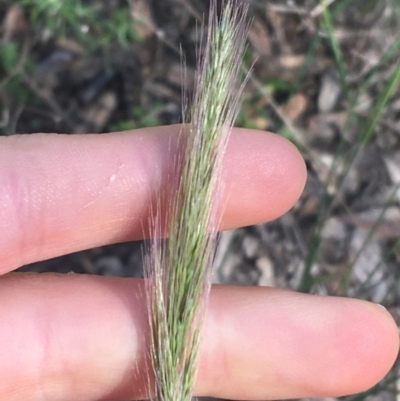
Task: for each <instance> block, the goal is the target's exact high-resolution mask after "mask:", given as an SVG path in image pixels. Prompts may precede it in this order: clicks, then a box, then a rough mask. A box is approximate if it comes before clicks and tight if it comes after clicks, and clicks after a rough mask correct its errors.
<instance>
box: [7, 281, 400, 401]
mask: <svg viewBox="0 0 400 401" xmlns="http://www.w3.org/2000/svg"><path fill="white" fill-rule="evenodd" d="M142 290H143V282H142V281H140V280H131V279H118V278H105V277H95V276H80V275H66V276H61V275H55V274H53V275H30V274H28V275H27V274H12V275H9V276H4V277H3V278H1V279H0V316H2V321H3V322H7V324H2V325H1V327H0V343H1V344H2V347H1V348H0V350H1V351H0V376H1V379H2V380H1V385H0V399H5V400H8V401H13V400H16V401H20V400H22V399H23V400H27V401H29V400H35V401H40V400H48V399H51V400H54V401H61V400H72V399H73V400H76V401H80V400H110V399H131V398H136V399H138V398H144V397H146V396H147V395H148V394H147V392H146V387H147V383H148V379H147V372H148V370H147V369H146V366H147V367H148V364H149V363H148V361H147V363H146V355H147V351H146V340H145V338H146V336H147V318H146V311H145V309H146V308H145V305H146V302H145V297H144V295H143V291H142ZM203 334H204V335H203V337H202V347H201V351H202V352H201V358H200V364H199V372H198V377H197V381H196V387H195V391H196V394H198V395H207V396H214V397H222V398H231V399H253V400H262V399H276V398H292V397H299V398H300V397H327V396H339V395H344V394H349V393H355V392H358V391H362V390H365V389H367V388H368V387H370V386H372V385H374V384H375V383H376V382H377V381H378V380H380V379H381V378H382V377H383V376H384V375H385V374H386V372H387V371H388V370H389V368H390V367H391V365H392V364H393V362H394V359H395V358H396V354H397V350H398V333H397V328H396V326H395V324H394V322H393V320H392V319H391V317H390V315H389V314H388V313H387V312H386V311H385V310H384V309H383V308H381V307H378V306H375V305H372V304H369V303H366V302H362V301H357V300H351V299H340V298H327V297H317V296H311V295H304V294H295V293H291V292H287V291H282V290H277V289H268V288H233V287H221V286H217V287H213V290H212V291H211V299H210V304H209V309H208V312H207V315H206V321H205V327H204V331H203Z"/></svg>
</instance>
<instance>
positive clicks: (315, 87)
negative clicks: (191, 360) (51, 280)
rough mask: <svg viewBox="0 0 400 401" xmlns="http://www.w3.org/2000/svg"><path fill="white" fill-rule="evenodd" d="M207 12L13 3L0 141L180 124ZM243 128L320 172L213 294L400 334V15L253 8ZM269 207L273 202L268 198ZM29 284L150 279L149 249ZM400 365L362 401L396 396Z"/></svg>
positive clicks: (222, 273) (247, 237) (130, 250)
mask: <svg viewBox="0 0 400 401" xmlns="http://www.w3.org/2000/svg"><path fill="white" fill-rule="evenodd" d="M208 3H209V1H207V0H162V1H161V0H132V1H130V2H129V1H123V0H109V1H101V0H86V1H83V0H82V1H80V0H68V1H62V0H41V1H34V0H18V1H7V0H6V1H2V2H1V3H0V16H1V40H0V105H1V107H0V134H1V135H13V134H16V133H32V132H63V133H71V134H73V133H87V132H92V133H93V132H97V133H103V132H110V131H115V130H126V129H133V128H139V127H146V126H154V125H160V124H173V123H177V122H179V121H180V118H181V61H180V49H181V48H182V50H183V52H184V53H185V55H186V60H187V76H188V82H187V85H188V87H189V89H190V88H191V87H192V85H193V79H194V75H195V58H196V57H195V47H196V43H197V42H198V40H199V34H198V29H197V27H198V22H199V21H200V20H202V19H203V15H207V9H208ZM250 3H251V9H250V14H251V15H250V16H251V18H252V20H253V21H252V25H251V28H250V33H249V47H248V51H247V54H246V60H245V62H246V68H249V67H250V66H251V65H252V64H253V63H255V64H254V73H253V75H252V77H251V79H250V81H249V83H248V85H247V87H246V89H245V98H244V102H243V107H242V110H241V112H240V115H239V117H238V121H237V125H239V126H243V127H248V128H256V129H260V130H265V131H267V130H268V131H273V132H276V133H278V134H280V135H283V136H285V137H287V138H289V139H290V140H292V141H293V142H294V143H295V144H296V146H297V147H298V148H299V149H300V151H301V152H302V154H303V156H304V158H305V160H306V162H307V167H308V173H309V177H308V181H307V186H306V189H305V191H304V194H303V196H302V198H301V199H300V201H299V202H298V203H297V205H296V206H295V207H294V208H293V209H292V210H291V211H290V212H289V213H287V214H286V215H285V216H284V217H282V218H281V219H279V220H277V221H275V222H272V223H269V224H267V225H260V226H256V227H246V228H241V229H238V230H234V231H229V232H225V233H223V234H222V235H221V247H220V249H219V252H218V255H217V260H216V262H217V263H216V265H217V266H216V269H215V274H214V280H215V281H217V282H224V283H230V284H236V285H270V286H278V287H285V288H290V289H293V290H297V291H303V292H309V293H313V294H324V295H340V296H351V297H358V298H362V299H367V300H371V301H373V302H379V303H381V304H383V305H385V306H386V307H387V308H388V309H389V311H390V312H391V313H392V314H393V316H394V317H395V319H396V320H397V321H398V322H400V277H399V276H400V275H399V272H400V271H399V263H400V246H399V236H400V208H399V203H400V193H399V185H400V93H399V90H398V89H399V82H400V62H399V61H400V2H399V1H398V0H325V1H322V0H321V1H318V0H270V1H267V0H250ZM261 201H262V200H261ZM21 270H35V271H59V272H67V271H71V270H72V271H75V272H78V273H93V274H108V275H118V276H140V275H141V252H140V244H120V245H113V246H109V247H103V248H97V249H93V250H88V251H85V252H79V253H77V254H73V255H68V256H65V257H63V258H57V259H53V260H50V261H45V262H41V263H36V264H34V265H31V266H26V267H24V268H23V269H21ZM398 379H399V369H398V366H397V365H396V366H395V367H394V368H393V370H392V372H391V373H390V375H389V376H387V377H386V378H385V379H384V381H383V382H382V383H380V384H379V385H378V386H376V387H375V388H373V389H372V390H370V391H369V392H367V393H365V394H361V395H357V396H352V397H348V399H351V400H354V401H355V400H359V399H368V400H370V401H372V400H376V399H379V400H388V401H389V400H390V401H394V400H397V398H398V392H399V390H400V381H399V380H398Z"/></svg>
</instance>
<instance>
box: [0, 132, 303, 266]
mask: <svg viewBox="0 0 400 401" xmlns="http://www.w3.org/2000/svg"><path fill="white" fill-rule="evenodd" d="M178 133H179V126H169V127H158V128H149V129H143V130H137V131H133V132H126V133H117V134H110V135H50V134H46V135H25V136H12V137H7V138H0V139H1V142H0V204H1V208H0V223H1V227H2V229H1V230H0V255H1V261H2V263H1V264H0V273H1V272H3V273H4V272H6V271H9V270H11V269H14V268H16V267H19V266H21V265H24V264H28V263H31V262H34V261H37V260H43V259H48V258H51V257H55V256H58V255H61V254H64V253H70V252H74V251H78V250H82V249H87V248H92V247H95V246H99V245H104V244H109V243H116V242H122V241H126V240H129V239H139V238H140V237H141V236H142V234H143V230H145V229H146V227H145V226H146V224H147V221H148V215H149V210H150V205H152V204H154V200H155V197H156V195H157V193H158V191H160V190H161V191H165V192H168V188H169V186H168V184H169V183H168V177H170V176H171V174H172V173H173V168H172V160H173V159H174V154H176V152H177V138H178ZM305 176H306V173H305V167H304V162H303V160H302V158H301V156H300V155H299V153H298V151H297V150H296V149H295V147H294V146H293V145H291V144H290V143H289V142H288V141H286V140H285V139H283V138H281V137H279V136H276V135H273V134H267V133H262V132H258V131H251V130H239V129H237V130H235V131H234V133H233V135H232V138H231V141H230V143H229V145H228V150H227V154H226V157H225V159H224V166H223V171H222V180H223V188H224V192H223V201H222V203H223V204H224V215H223V218H222V227H221V228H229V227H234V226H242V225H249V224H254V223H258V222H262V221H267V220H270V219H273V218H276V217H277V216H279V215H281V214H282V213H284V212H285V211H287V210H288V209H289V208H290V207H291V206H292V205H293V203H294V202H295V201H296V200H297V198H298V197H299V195H300V193H301V191H302V189H303V186H304V182H305ZM165 201H166V202H168V199H166V200H165Z"/></svg>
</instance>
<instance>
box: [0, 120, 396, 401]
mask: <svg viewBox="0 0 400 401" xmlns="http://www.w3.org/2000/svg"><path fill="white" fill-rule="evenodd" d="M178 131H179V127H177V126H172V127H156V128H149V129H143V130H138V131H131V132H127V133H116V134H110V135H87V136H66V135H46V136H44V135H29V136H13V137H6V138H0V204H1V208H0V221H1V227H2V229H1V230H0V239H1V240H0V255H1V256H0V272H1V273H2V274H5V275H4V276H3V277H1V278H0V316H1V322H2V324H1V325H0V343H1V344H3V346H2V347H0V377H1V381H0V399H2V400H8V401H13V400H16V401H20V400H22V399H23V400H35V401H40V400H52V401H59V400H66V401H67V400H68V401H70V400H74V401H80V400H88V401H93V400H110V399H116V400H117V399H121V400H123V399H130V398H140V397H143V396H145V395H144V393H145V388H146V386H147V383H148V382H147V373H148V371H147V369H146V362H145V355H146V352H147V351H146V344H145V337H146V333H147V323H146V322H147V319H146V307H145V298H144V294H143V283H142V281H141V280H133V279H119V278H106V277H95V276H81V275H57V274H49V275H35V274H6V273H9V272H11V271H12V270H14V269H16V268H18V267H19V266H22V265H24V264H27V263H31V262H35V261H39V260H44V259H48V258H51V257H55V256H59V255H63V254H66V253H70V252H74V251H78V250H81V249H87V248H91V247H95V246H99V245H105V244H110V243H116V242H121V241H127V240H135V239H139V238H140V237H141V236H142V232H143V230H142V228H143V224H145V223H146V221H147V217H148V213H149V204H150V203H151V201H152V199H153V200H154V195H155V193H156V191H157V189H159V187H160V186H161V187H163V188H165V189H168V182H167V180H166V178H167V176H168V173H169V172H170V171H171V165H170V160H171V157H169V153H168V152H169V151H168V148H170V152H173V151H174V149H175V148H174V143H175V142H174V141H175V140H176V137H177V133H178ZM305 177H306V170H305V166H304V162H303V160H302V158H301V156H300V155H299V153H298V152H297V150H296V149H295V148H294V147H293V146H292V145H291V144H290V143H288V142H287V141H286V140H284V139H282V138H280V137H278V136H275V135H273V134H266V133H261V132H257V131H249V130H235V131H234V133H233V135H232V137H231V140H230V142H229V146H228V150H227V153H226V156H225V158H224V168H223V173H222V179H223V182H224V188H225V192H224V197H223V199H224V203H225V207H224V214H223V218H222V227H221V229H226V228H232V227H237V226H243V225H250V224H256V223H261V222H265V221H269V220H272V219H275V218H277V217H278V216H280V215H282V214H283V213H285V212H286V211H287V210H288V209H289V208H290V207H291V206H292V205H293V204H294V202H295V201H296V200H297V198H298V197H299V196H300V194H301V191H302V189H303V186H304V182H305ZM398 348H399V341H398V331H397V327H396V325H395V323H394V321H393V320H392V318H391V316H390V315H389V314H388V313H387V312H386V310H385V309H383V308H382V307H380V306H377V305H373V304H371V303H367V302H363V301H358V300H351V299H341V298H330V297H316V296H311V295H305V294H297V293H293V292H289V291H283V290H279V289H271V288H235V287H225V286H217V287H214V288H213V289H212V292H211V299H210V304H209V307H208V311H207V316H206V321H205V326H204V336H203V341H202V350H201V357H200V363H199V371H198V376H197V381H196V386H195V393H196V394H197V395H202V396H204V395H209V396H214V397H223V398H231V399H242V400H244V399H248V400H263V399H276V398H291V397H327V396H339V395H344V394H351V393H355V392H359V391H363V390H365V389H367V388H369V387H370V386H372V385H374V384H375V383H376V382H377V381H379V380H380V379H381V378H382V377H383V376H384V375H385V374H386V373H387V372H388V370H389V369H390V367H391V366H392V364H393V362H394V360H395V358H396V355H397V352H398Z"/></svg>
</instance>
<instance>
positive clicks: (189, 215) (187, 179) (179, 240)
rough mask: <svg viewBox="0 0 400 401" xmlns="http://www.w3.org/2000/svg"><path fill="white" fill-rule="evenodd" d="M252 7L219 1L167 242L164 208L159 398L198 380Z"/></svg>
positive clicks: (153, 310) (151, 291)
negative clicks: (224, 164)
mask: <svg viewBox="0 0 400 401" xmlns="http://www.w3.org/2000/svg"><path fill="white" fill-rule="evenodd" d="M246 11H247V6H246V5H245V4H244V3H242V2H239V1H236V0H227V1H225V2H223V7H222V11H221V15H220V16H217V9H216V3H215V1H212V2H211V6H210V13H209V22H208V28H207V29H206V30H205V32H203V28H202V32H201V33H202V34H205V39H204V40H203V41H202V42H201V44H200V46H199V49H198V67H197V79H196V82H195V88H194V95H193V98H192V99H191V102H190V111H189V113H187V114H189V116H188V117H187V118H185V119H186V121H187V122H186V123H185V124H184V128H183V130H182V135H181V142H182V145H183V146H182V153H181V156H180V157H179V158H178V159H179V160H178V161H177V163H176V173H177V176H179V180H177V181H176V182H175V180H174V179H171V181H172V182H171V185H170V188H171V189H172V193H175V196H174V198H173V199H172V200H171V202H170V205H169V207H168V209H167V217H166V220H165V222H166V224H167V227H168V228H167V236H168V240H163V239H160V236H161V235H160V234H161V228H160V227H161V225H162V224H161V217H160V214H161V213H160V210H159V209H158V211H157V214H156V216H154V217H153V219H152V225H153V245H152V249H151V252H150V254H149V258H148V260H147V274H148V290H147V291H148V297H149V309H150V311H149V312H150V330H151V351H150V352H151V362H152V368H153V373H154V379H155V385H154V399H155V400H157V401H186V400H189V399H190V398H191V395H192V388H193V384H194V381H195V376H196V366H197V361H198V354H199V346H200V337H201V328H202V321H203V317H204V312H205V306H206V300H207V296H208V291H209V288H210V280H209V276H210V270H211V265H212V261H213V256H214V252H215V246H216V235H217V229H218V225H219V220H220V216H219V213H218V212H217V211H218V210H221V206H222V205H217V203H218V201H215V199H218V189H219V188H220V185H219V182H218V175H219V170H220V166H221V159H222V156H223V154H224V150H225V147H226V143H227V139H228V136H229V132H230V127H231V126H232V124H233V122H234V120H235V117H236V115H237V112H238V106H239V98H240V93H241V89H242V87H243V83H242V84H240V79H239V77H240V75H241V73H240V69H241V63H242V58H243V54H244V50H245V43H246V36H247V24H246V20H245V15H246Z"/></svg>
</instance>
